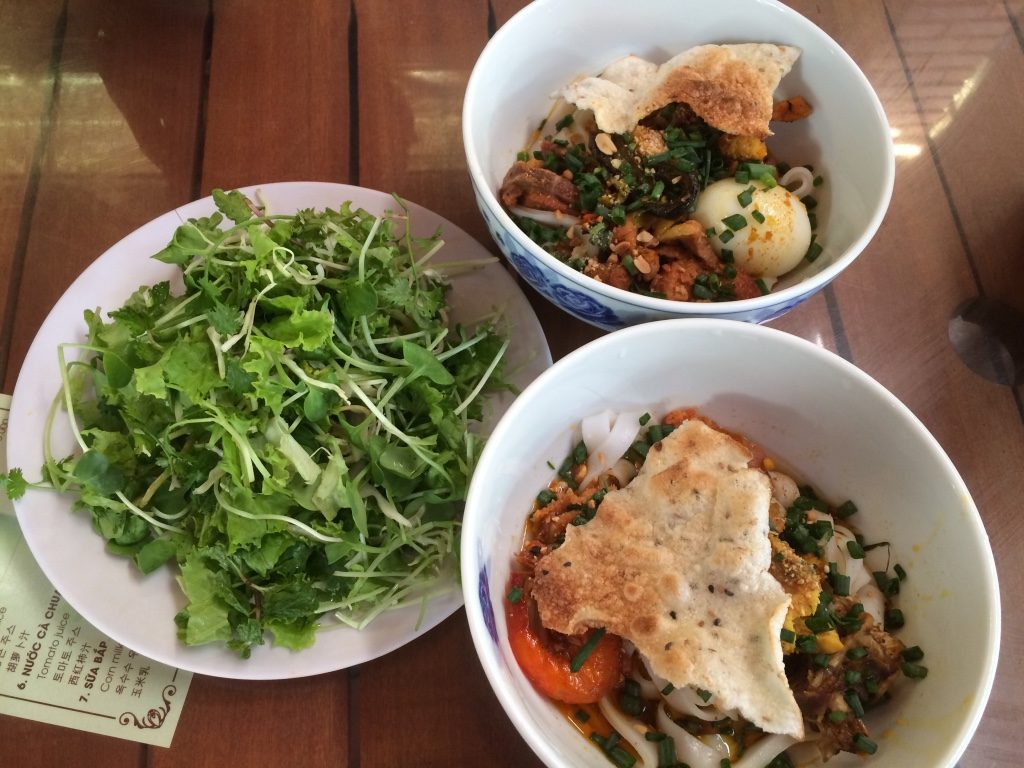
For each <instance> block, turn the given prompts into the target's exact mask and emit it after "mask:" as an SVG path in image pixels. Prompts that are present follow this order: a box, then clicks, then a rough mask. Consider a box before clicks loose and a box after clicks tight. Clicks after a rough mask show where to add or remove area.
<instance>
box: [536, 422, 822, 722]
mask: <svg viewBox="0 0 1024 768" xmlns="http://www.w3.org/2000/svg"><path fill="white" fill-rule="evenodd" d="M750 458H751V454H750V452H749V451H748V450H747V448H745V447H744V446H743V445H742V444H740V443H739V442H738V441H736V440H735V439H733V438H732V437H730V436H728V435H726V434H725V433H724V432H720V431H718V430H716V429H713V428H712V427H710V426H708V425H707V424H705V423H704V422H702V421H699V420H696V419H691V420H688V421H685V422H683V423H682V424H681V425H680V426H679V428H677V429H676V430H675V431H674V432H672V434H670V435H669V436H668V437H666V438H665V439H664V440H662V441H661V442H660V443H657V444H655V445H654V446H653V447H652V448H651V451H650V453H649V454H648V457H647V461H646V462H645V463H644V466H643V467H642V468H641V470H640V473H639V474H638V475H637V477H636V478H634V480H633V481H632V482H631V483H630V484H629V485H627V486H626V487H625V488H622V489H621V490H617V491H612V492H610V493H608V495H607V496H606V497H605V498H604V501H603V502H602V503H601V506H600V507H599V509H598V513H597V515H596V516H595V517H594V519H593V520H592V521H590V522H589V523H587V524H586V525H581V526H569V528H568V530H567V531H566V536H565V543H564V544H563V545H562V546H561V547H559V548H558V549H556V550H554V551H553V552H551V553H550V554H549V555H547V556H546V557H544V558H543V559H542V560H541V561H540V563H539V564H538V566H537V569H536V571H535V574H536V578H535V581H534V584H533V596H534V598H535V599H536V601H537V607H538V609H539V612H540V617H541V621H542V622H543V624H544V626H546V627H548V628H550V629H553V630H555V631H558V632H562V633H565V634H576V633H579V632H582V631H583V630H585V629H586V628H588V627H605V628H607V630H608V631H609V632H612V633H615V634H617V635H620V636H622V637H624V638H628V639H629V640H630V641H632V642H633V644H634V645H636V647H637V649H638V650H639V651H640V652H641V653H642V654H643V655H644V656H645V657H646V658H647V660H648V662H649V663H650V665H651V668H652V670H653V671H654V672H655V673H656V674H657V675H659V676H660V677H663V678H665V679H667V680H668V681H670V682H671V683H672V684H673V685H674V686H676V687H682V686H684V685H689V686H694V687H697V688H703V689H705V690H707V691H710V692H711V693H712V695H713V696H714V698H713V699H712V702H713V703H714V704H716V705H717V706H718V707H719V708H720V709H722V710H729V709H736V710H738V711H739V712H740V714H741V715H742V716H743V717H744V718H746V719H748V720H749V721H751V722H753V723H755V724H756V725H757V726H759V727H760V728H762V729H763V730H765V731H767V732H770V733H785V734H789V735H792V736H795V737H797V738H801V737H802V736H803V718H802V716H801V714H800V709H799V708H798V706H797V704H796V700H795V699H794V697H793V694H792V692H791V691H790V688H789V684H788V682H787V680H786V675H785V670H784V668H783V662H782V644H781V642H780V640H779V632H780V630H781V628H782V625H783V621H784V619H785V617H786V612H787V609H788V607H789V602H790V598H789V596H788V595H787V594H786V593H785V591H783V589H782V587H781V586H780V585H779V583H778V582H777V581H776V580H775V579H774V578H773V577H772V576H771V575H770V574H769V572H768V568H769V566H770V564H771V546H770V544H769V541H768V504H769V501H770V499H771V484H770V482H769V480H768V477H767V475H766V474H765V473H764V472H762V471H761V470H758V469H750V468H748V466H747V464H748V462H749V461H750Z"/></svg>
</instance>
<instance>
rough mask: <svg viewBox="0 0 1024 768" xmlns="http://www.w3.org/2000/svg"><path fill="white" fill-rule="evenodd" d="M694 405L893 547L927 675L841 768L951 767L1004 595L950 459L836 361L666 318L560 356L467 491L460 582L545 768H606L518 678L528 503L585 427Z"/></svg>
mask: <svg viewBox="0 0 1024 768" xmlns="http://www.w3.org/2000/svg"><path fill="white" fill-rule="evenodd" d="M678 406H696V407H698V408H699V409H700V411H701V412H702V413H703V414H705V415H707V416H710V417H711V418H713V419H714V420H715V421H717V422H718V423H719V424H720V425H722V426H723V427H726V428H731V429H735V430H737V431H740V432H742V433H744V434H746V435H747V436H749V437H750V438H752V439H754V440H756V441H758V442H760V443H761V444H762V445H763V446H765V448H766V449H767V451H768V453H769V455H771V456H773V457H774V458H776V459H777V460H779V461H780V463H781V465H782V466H786V467H789V468H792V470H793V471H794V472H795V474H796V475H797V477H798V478H799V479H800V480H802V481H805V482H807V483H809V484H811V485H813V486H814V487H815V488H816V489H817V490H818V491H819V493H821V494H822V495H823V496H824V497H825V498H828V499H830V500H833V501H835V502H839V501H842V500H844V499H847V498H849V499H852V500H854V501H855V502H856V504H857V506H858V507H859V510H860V511H859V512H858V514H857V516H856V518H855V521H856V525H857V526H859V527H860V529H861V530H862V531H863V533H864V534H865V536H866V538H867V540H868V541H882V540H884V541H889V542H891V543H892V552H893V553H894V562H899V563H901V564H902V565H903V566H904V568H905V569H906V571H907V574H908V577H907V580H906V581H905V582H904V584H903V589H902V592H901V595H900V597H899V606H900V607H901V608H902V610H903V612H904V614H905V616H906V627H905V628H904V629H903V630H901V631H900V633H899V636H900V638H901V639H902V640H903V641H904V642H905V643H906V644H907V645H908V646H911V645H920V646H921V647H922V648H923V649H924V651H925V654H926V655H925V659H924V662H923V663H924V664H925V665H926V666H927V667H928V668H929V670H930V671H929V675H928V677H927V678H926V679H925V680H923V681H920V682H913V681H910V680H905V681H902V682H903V683H904V684H902V685H899V686H898V687H897V688H896V691H895V694H894V698H893V701H892V702H890V703H888V704H886V705H884V706H882V707H881V708H878V709H875V710H873V711H872V712H870V713H869V716H868V725H869V728H870V730H871V733H872V737H873V738H875V739H876V740H877V741H878V744H879V751H878V754H877V755H875V756H874V757H873V758H872V759H871V760H869V761H868V762H867V763H864V762H863V761H862V760H861V759H860V758H857V757H854V756H851V755H845V756H840V757H837V758H835V759H833V760H832V761H830V762H829V763H828V766H829V768H833V766H835V767H836V768H840V767H842V766H851V765H856V766H864V765H867V766H870V767H871V768H906V767H907V766H928V768H950V767H951V766H953V765H954V764H955V763H956V760H957V759H958V758H959V756H960V755H961V753H962V752H963V750H964V748H965V747H966V746H967V743H968V741H969V740H970V737H971V735H972V733H973V732H974V729H975V728H976V726H977V724H978V721H979V719H980V717H981V713H982V711H983V710H984V707H985V702H986V699H987V698H988V694H989V691H990V689H991V686H992V680H993V676H994V674H995V667H996V659H997V657H998V647H999V624H1000V616H999V592H998V585H997V580H996V572H995V565H994V561H993V559H992V552H991V549H990V547H989V542H988V538H987V536H986V533H985V529H984V527H983V525H982V522H981V518H980V517H979V515H978V511H977V509H976V508H975V506H974V503H973V501H972V500H971V497H970V494H969V493H968V491H967V488H966V487H965V485H964V483H963V481H962V480H961V479H960V477H959V475H958V474H957V471H956V469H955V468H954V467H953V465H952V463H951V462H950V460H949V459H948V458H947V457H946V455H945V454H944V453H943V451H942V448H941V447H940V446H939V445H938V443H937V442H936V441H935V439H934V438H933V437H932V436H931V435H930V434H929V433H928V431H927V430H926V429H925V428H924V426H923V425H922V424H921V423H920V422H919V421H918V420H917V418H916V417H914V415H913V414H912V413H911V412H910V411H909V410H908V409H907V408H906V407H905V406H904V405H902V404H901V403H900V402H899V401H898V400H897V399H896V398H895V397H894V396H893V395H892V394H890V393H889V392H888V391H886V390H885V389H884V388H883V387H882V386H881V385H880V384H878V383H877V382H876V381H874V380H873V379H872V378H870V377H869V376H867V375H866V374H865V373H863V372H862V371H860V370H859V369H857V368H856V367H854V366H853V365H851V364H849V363H847V362H846V361H844V360H843V359H842V358H840V357H838V356H836V355H834V354H832V353H830V352H828V351H826V350H823V349H821V348H819V347H816V346H814V345H813V344H811V343H810V342H807V341H804V340H802V339H799V338H796V337H794V336H790V335H788V334H785V333H782V332H781V331H777V330H773V329H770V328H766V327H761V326H757V325H749V324H744V323H734V322H727V321H722V320H711V319H704V320H696V319H691V320H669V321H665V322H661V323H649V324H646V325H640V326H636V327H633V328H628V329H625V330H622V331H619V332H616V333H612V334H609V335H607V336H604V337H602V338H600V339H598V340H596V341H594V342H592V343H590V344H588V345H586V346H584V347H582V348H580V349H578V350H577V351H575V352H574V353H572V354H570V355H569V356H568V357H566V358H564V359H562V360H560V361H559V362H558V363H556V364H555V365H554V366H553V367H552V368H550V369H548V370H547V371H546V372H545V373H543V374H542V375H541V376H540V377H539V378H537V379H536V380H535V381H534V382H533V383H532V384H531V385H530V386H529V387H527V389H526V390H525V391H524V392H523V394H522V395H520V397H519V398H518V399H517V400H516V401H515V403H513V405H512V407H511V408H510V409H509V410H508V412H506V414H505V415H504V417H503V418H502V420H501V421H500V422H499V424H498V426H497V428H496V429H495V431H494V433H493V435H492V436H491V438H490V441H489V442H488V444H487V447H486V449H485V450H484V453H483V455H482V457H481V460H480V463H479V466H478V467H477V469H476V473H475V475H474V477H473V482H472V486H471V488H470V491H469V498H468V502H467V506H466V512H465V522H464V528H463V533H462V581H463V590H464V592H465V601H466V613H467V616H468V619H469V624H470V628H471V630H472V635H473V641H474V644H475V646H476V650H477V653H478V655H479V657H480V661H481V663H482V665H483V668H484V670H485V672H486V674H487V677H488V679H489V680H490V683H491V685H492V687H493V688H494V691H495V693H496V694H497V696H498V699H499V700H500V701H501V704H502V706H503V707H504V708H505V711H506V712H507V713H508V715H509V717H510V718H511V719H512V722H513V723H514V724H515V726H516V728H518V729H519V732H520V733H521V734H522V735H523V737H524V738H525V739H526V741H527V742H528V743H529V744H530V746H531V747H532V748H533V749H534V751H535V752H536V753H537V754H538V755H539V756H540V758H541V759H542V760H543V761H544V762H545V763H546V764H547V765H549V766H564V767H566V768H568V766H574V767H578V766H605V765H609V763H607V762H606V759H605V758H604V756H603V755H601V754H600V753H599V752H598V750H597V749H596V747H595V746H594V745H593V744H591V743H590V742H589V741H588V740H587V739H585V738H583V737H581V736H580V735H579V734H578V733H577V732H576V731H575V730H574V728H573V727H572V726H571V725H570V724H569V723H568V722H567V721H566V720H565V718H564V717H562V716H561V715H560V714H559V712H558V711H557V710H556V709H555V707H554V706H553V705H552V704H551V703H550V702H549V701H548V700H546V699H545V698H543V697H542V696H541V695H540V694H538V693H537V692H536V691H535V690H534V689H533V687H532V686H531V685H530V683H529V682H528V681H527V680H526V678H524V676H523V675H522V673H521V672H520V671H519V667H518V666H517V664H516V661H515V659H514V657H513V656H512V653H511V650H510V648H509V644H508V641H507V638H506V627H505V619H504V613H503V610H502V606H503V600H504V595H505V587H506V582H507V579H508V577H509V573H510V570H511V568H510V566H511V559H512V556H513V554H514V553H515V552H516V551H518V549H519V547H520V546H521V545H522V537H523V530H524V523H525V520H526V517H527V515H528V513H529V510H530V508H531V504H532V502H533V499H534V497H535V496H536V494H537V493H538V491H539V490H540V489H542V488H544V487H545V486H546V485H547V483H548V482H549V480H550V479H551V477H552V476H553V472H552V470H551V467H550V466H549V465H548V464H547V462H548V461H550V462H551V463H552V464H554V465H555V466H557V465H558V464H559V463H560V462H561V461H562V459H563V458H564V457H565V456H566V455H567V454H568V452H569V450H570V448H571V443H570V441H571V439H572V432H573V429H574V428H575V427H578V425H579V422H580V420H581V419H582V418H583V417H585V416H586V415H588V414H591V413H596V412H599V411H602V410H604V409H606V408H612V409H627V408H630V409H634V410H636V409H640V410H641V411H643V410H648V409H649V410H651V411H652V412H656V411H660V412H664V411H665V410H667V408H669V407H678Z"/></svg>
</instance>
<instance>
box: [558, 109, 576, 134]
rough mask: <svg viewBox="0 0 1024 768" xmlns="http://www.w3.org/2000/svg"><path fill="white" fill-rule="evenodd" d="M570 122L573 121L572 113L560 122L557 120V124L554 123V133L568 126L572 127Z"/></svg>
mask: <svg viewBox="0 0 1024 768" xmlns="http://www.w3.org/2000/svg"><path fill="white" fill-rule="evenodd" d="M572 121H573V117H572V112H570V113H569V114H567V115H566V116H565V117H563V118H562V119H561V120H559V121H558V122H557V123H555V130H556V131H560V130H562V129H563V128H568V127H569V126H570V125H572Z"/></svg>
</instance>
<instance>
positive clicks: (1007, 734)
mask: <svg viewBox="0 0 1024 768" xmlns="http://www.w3.org/2000/svg"><path fill="white" fill-rule="evenodd" d="M888 8H889V13H890V23H891V26H892V28H893V33H894V39H895V41H896V43H897V44H898V47H899V54H900V56H901V57H902V60H903V63H904V66H905V68H906V70H907V71H908V72H909V74H910V76H911V78H912V79H911V83H910V85H911V92H912V94H913V95H914V97H915V101H916V107H917V111H918V116H919V120H920V123H921V126H922V128H923V130H924V131H925V132H926V133H925V136H926V140H925V146H926V147H927V149H928V152H927V154H928V156H929V157H930V159H931V161H932V162H933V164H934V165H935V169H936V173H937V175H938V179H939V183H940V185H941V188H942V191H943V196H944V198H945V203H946V208H947V210H948V211H949V214H950V218H951V220H952V223H953V226H954V229H955V233H954V236H953V238H952V239H953V247H952V248H948V246H949V245H950V243H948V242H947V244H946V245H947V249H948V250H946V253H949V251H953V252H956V251H959V252H960V253H961V254H962V258H963V259H964V260H965V261H966V262H967V265H968V269H969V271H970V275H969V277H968V279H967V280H965V281H964V282H963V283H962V284H961V286H959V290H949V293H948V294H947V295H948V296H949V298H948V299H947V300H946V301H944V302H937V303H938V306H937V307H935V309H936V311H937V312H942V313H945V314H946V315H947V317H948V316H950V315H952V314H953V312H954V311H955V310H956V308H957V307H958V306H959V304H958V303H956V302H958V301H963V300H970V299H973V298H975V297H976V296H986V297H989V298H992V299H996V300H1002V301H1004V302H1006V303H1007V305H1008V306H1010V307H1014V308H1016V309H1017V310H1018V311H1024V299H1022V298H1021V296H1020V294H1019V292H1018V291H1015V290H1014V288H1015V284H1016V281H1015V280H1014V279H1013V278H1014V277H1015V274H1014V271H1015V270H1014V268H1015V267H1019V253H1020V242H1021V240H1022V238H1024V218H1022V216H1021V214H1022V213H1024V183H1022V182H1021V180H1020V179H1019V178H1017V177H1016V175H1015V174H1012V173H1007V172H1006V166H1005V162H1004V158H1005V156H1006V155H1005V152H1006V141H1007V140H1008V138H1009V137H1013V136H1016V137H1020V136H1021V135H1022V132H1021V129H1020V124H1021V121H1022V120H1024V103H1022V102H1021V100H1020V98H1019V95H1020V94H1021V93H1024V56H1022V53H1021V51H1022V48H1021V41H1020V37H1019V29H1017V30H1015V29H1014V26H1013V24H1012V23H1011V19H1010V18H1008V17H1007V15H1006V13H1007V6H1006V5H1005V4H1004V3H1002V2H998V0H996V1H993V2H978V3H969V4H960V3H955V2H950V0H943V1H942V2H933V3H927V4H925V3H921V2H909V1H907V0H891V2H889V4H888ZM1007 94H1017V95H1018V98H1016V99H1013V98H1011V99H1007ZM971 102H973V103H971ZM915 224H916V226H915ZM922 224H924V222H923V221H921V222H920V223H916V222H911V223H908V226H909V227H912V228H913V229H915V230H920V227H921V225H922ZM949 255H950V256H952V255H953V254H952V253H949ZM942 256H943V251H938V252H935V253H933V254H931V258H933V259H934V258H942ZM933 272H934V270H933ZM948 288H949V289H952V286H949V287H948ZM965 294H966V295H965ZM929 295H932V293H931V292H930V291H929ZM933 306H934V304H933ZM941 320H942V316H941V315H940V316H938V317H934V318H933V319H931V320H929V321H928V325H929V326H930V327H931V328H932V329H933V330H934V329H938V328H941ZM1015 334H1016V336H1017V338H1018V339H1022V340H1024V326H1018V327H1017V328H1016V329H1015ZM935 349H936V351H937V352H938V350H939V349H941V350H942V352H941V356H942V358H943V363H944V365H947V366H948V365H952V366H953V371H952V373H953V375H952V376H950V377H949V378H951V379H952V386H949V385H948V384H947V386H946V387H944V388H943V392H944V395H945V396H944V397H939V398H935V399H936V400H938V402H935V404H934V406H933V407H929V408H928V410H927V411H926V412H925V413H923V414H922V419H923V420H924V421H925V423H926V424H929V423H933V422H934V423H935V427H936V428H935V429H934V430H933V431H934V432H935V434H936V437H938V439H939V440H940V442H942V443H943V444H944V445H947V446H952V445H955V447H953V448H951V449H950V455H951V457H952V458H953V460H954V462H955V463H956V464H957V466H958V467H959V468H960V471H961V473H962V474H963V475H964V479H965V480H966V482H967V483H968V486H969V487H970V488H971V490H972V493H973V495H974V497H975V500H976V501H977V503H978V506H979V508H980V509H981V513H982V516H983V518H984V519H985V522H986V526H987V528H988V530H989V533H990V535H991V536H992V539H993V550H994V552H995V556H996V567H997V569H998V570H999V572H1000V578H1001V582H1002V590H1001V591H1002V593H1003V596H1004V599H1006V596H1007V595H1012V594H1015V591H1014V590H1015V588H1016V589H1019V588H1021V586H1022V585H1024V568H1022V567H1021V565H1020V560H1019V552H1020V548H1021V545H1022V543H1024V521H1022V520H1021V518H1020V515H1019V514H1017V507H1018V503H1019V502H1018V500H1019V499H1020V496H1021V493H1022V492H1024V480H1022V478H1021V476H1020V473H1019V472H1015V471H1007V470H1008V469H1009V468H1011V467H1020V466H1022V465H1024V423H1022V419H1024V408H1022V403H1021V394H1020V391H1017V392H1014V391H1013V390H1011V389H1009V388H1008V387H1002V386H999V385H997V384H993V383H991V382H989V381H987V380H985V379H981V378H980V377H978V376H977V375H976V374H974V373H972V372H971V371H969V370H967V369H966V368H964V367H963V365H962V364H960V365H957V364H958V363H960V361H959V360H950V359H949V358H950V354H949V347H948V344H947V345H942V344H941V343H937V344H935ZM1022 364H1024V363H1022ZM949 409H953V414H955V416H956V418H952V419H951V418H950V412H949ZM961 430H962V431H961ZM1021 679H1024V617H1022V616H1020V614H1019V612H1017V613H1006V614H1004V625H1003V645H1002V651H1001V654H1000V671H999V674H998V676H997V678H996V682H995V686H994V688H993V692H992V696H991V698H990V700H989V705H988V707H987V710H986V717H985V719H984V720H983V721H982V724H981V726H980V727H979V729H978V733H977V734H976V736H975V738H974V740H973V742H972V744H971V747H970V749H969V750H968V752H967V754H966V755H965V757H964V760H963V761H962V765H963V766H965V767H966V766H971V765H989V764H993V763H994V762H995V761H1012V760H1016V759H1018V755H1017V754H1016V750H1014V749H1012V748H1009V745H1011V744H1013V743H1014V740H1015V739H1016V740H1018V741H1019V737H1018V736H1017V734H1018V728H1019V723H1020V720H1021V718H1022V717H1024V702H1022V701H1021V698H1020V694H1019V687H1020V684H1019V683H1020V680H1021Z"/></svg>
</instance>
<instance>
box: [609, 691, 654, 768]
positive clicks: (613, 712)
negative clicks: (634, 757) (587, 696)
mask: <svg viewBox="0 0 1024 768" xmlns="http://www.w3.org/2000/svg"><path fill="white" fill-rule="evenodd" d="M597 706H598V708H599V709H600V710H601V714H603V715H604V716H605V717H606V718H607V719H608V722H609V723H610V724H611V726H612V728H614V729H615V730H616V731H618V733H619V735H620V736H621V737H622V738H624V739H625V740H626V741H628V742H629V744H630V746H632V747H633V749H635V750H636V753H637V754H638V755H640V763H641V765H643V766H644V768H657V765H658V750H657V747H656V746H655V744H654V742H653V741H648V740H647V739H646V738H645V737H644V734H645V733H646V732H647V730H648V729H647V728H646V727H645V726H644V725H642V724H641V723H639V722H638V721H636V720H633V719H632V718H629V717H626V716H625V715H623V714H622V713H621V712H619V710H618V709H616V707H615V705H614V704H612V702H611V700H610V699H609V697H607V696H605V697H604V698H603V699H601V700H600V701H599V702H597Z"/></svg>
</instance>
